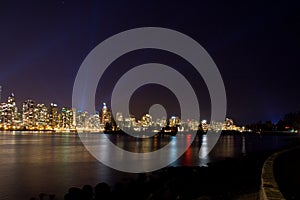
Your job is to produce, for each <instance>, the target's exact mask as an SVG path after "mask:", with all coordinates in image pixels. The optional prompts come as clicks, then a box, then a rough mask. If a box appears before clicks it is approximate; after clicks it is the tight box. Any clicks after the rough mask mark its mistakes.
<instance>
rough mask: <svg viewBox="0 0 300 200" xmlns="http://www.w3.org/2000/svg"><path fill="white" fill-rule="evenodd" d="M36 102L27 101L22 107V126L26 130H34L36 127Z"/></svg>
mask: <svg viewBox="0 0 300 200" xmlns="http://www.w3.org/2000/svg"><path fill="white" fill-rule="evenodd" d="M35 120H36V118H35V102H34V101H33V100H31V99H28V100H26V101H25V102H24V103H23V106H22V122H23V123H22V124H23V126H24V127H25V128H27V129H28V128H33V127H34V125H35Z"/></svg>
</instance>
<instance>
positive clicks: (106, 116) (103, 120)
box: [101, 103, 112, 125]
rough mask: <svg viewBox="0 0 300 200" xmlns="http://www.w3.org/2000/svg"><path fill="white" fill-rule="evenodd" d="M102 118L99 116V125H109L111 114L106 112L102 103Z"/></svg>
mask: <svg viewBox="0 0 300 200" xmlns="http://www.w3.org/2000/svg"><path fill="white" fill-rule="evenodd" d="M101 114H102V116H101V123H102V124H104V125H105V124H106V123H109V124H111V120H112V118H111V112H110V111H109V110H108V108H107V106H106V103H103V107H102V112H101Z"/></svg>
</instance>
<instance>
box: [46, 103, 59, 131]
mask: <svg viewBox="0 0 300 200" xmlns="http://www.w3.org/2000/svg"><path fill="white" fill-rule="evenodd" d="M48 113H49V117H48V118H49V121H48V124H49V126H51V127H52V128H57V125H58V106H57V104H55V103H51V104H50V107H49V111H48Z"/></svg>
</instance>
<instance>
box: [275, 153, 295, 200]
mask: <svg viewBox="0 0 300 200" xmlns="http://www.w3.org/2000/svg"><path fill="white" fill-rule="evenodd" d="M274 174H275V179H276V181H277V184H278V186H279V189H280V191H281V193H282V194H283V195H284V197H285V198H286V199H300V148H297V149H295V150H291V151H288V152H286V153H284V154H282V155H280V156H278V157H277V158H276V159H275V162H274Z"/></svg>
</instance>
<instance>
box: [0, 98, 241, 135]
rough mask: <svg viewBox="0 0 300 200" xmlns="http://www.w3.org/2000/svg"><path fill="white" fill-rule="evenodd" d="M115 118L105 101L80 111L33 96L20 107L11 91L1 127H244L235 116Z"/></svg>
mask: <svg viewBox="0 0 300 200" xmlns="http://www.w3.org/2000/svg"><path fill="white" fill-rule="evenodd" d="M115 116H116V117H115V119H114V118H113V117H112V113H111V111H110V109H109V108H108V107H107V106H106V104H105V103H103V107H102V109H101V111H100V112H96V113H94V114H89V113H88V112H86V111H79V110H76V108H71V109H70V108H64V107H63V108H62V109H61V110H59V109H58V105H57V104H55V103H51V104H50V105H49V106H46V105H45V104H42V103H39V104H36V103H35V102H34V101H33V100H26V101H24V102H23V105H22V109H21V110H19V109H18V107H17V105H16V102H15V96H14V94H11V95H10V96H9V97H8V99H7V101H6V102H3V103H1V104H0V129H1V130H35V131H55V132H104V131H119V130H134V131H137V132H149V131H150V132H159V131H161V130H162V129H163V128H165V127H173V128H174V127H175V128H176V131H179V132H184V131H197V130H199V129H201V130H203V131H208V130H214V131H220V130H236V131H244V130H245V128H244V127H238V126H236V125H234V123H233V120H231V119H227V118H226V120H225V121H224V122H214V121H211V123H210V124H208V123H207V121H206V120H202V121H201V122H199V121H198V120H193V119H192V120H185V121H183V120H181V119H180V118H179V117H176V116H172V117H171V118H170V119H167V118H166V117H162V118H157V119H152V116H151V115H149V114H145V115H143V116H142V118H141V119H139V120H137V119H136V118H135V116H134V115H130V116H123V114H122V113H120V112H117V113H116V115H115Z"/></svg>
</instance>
